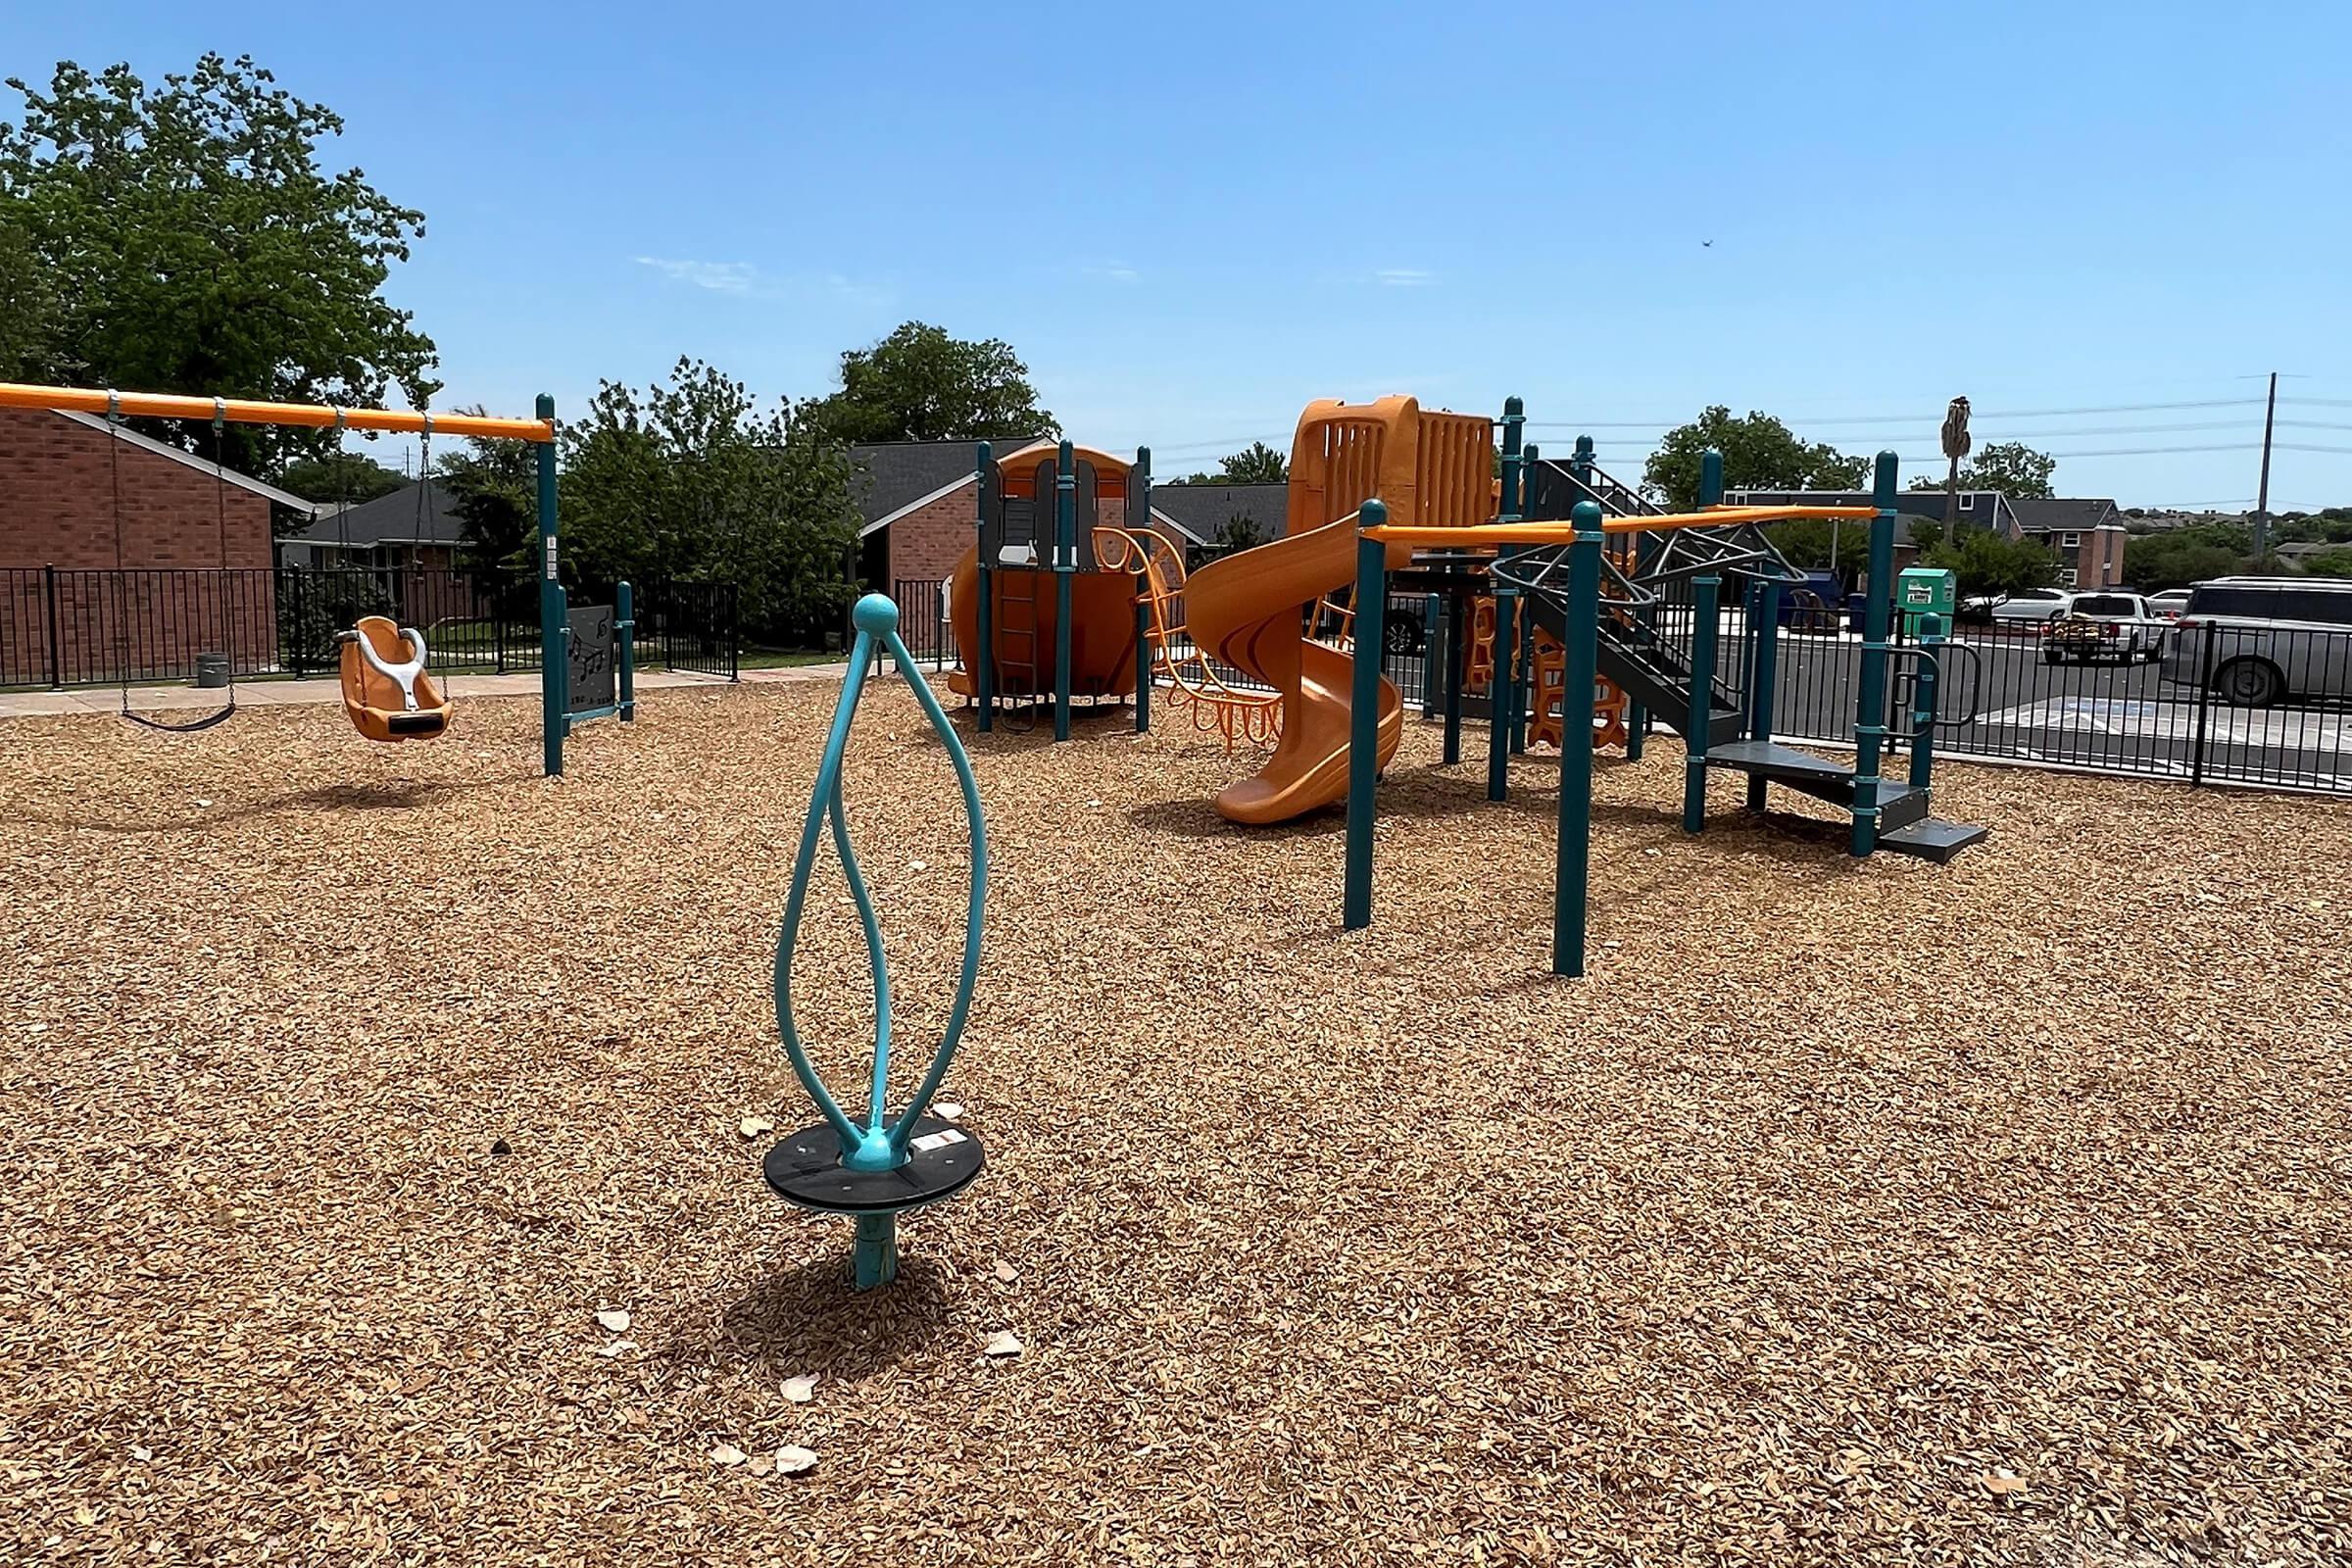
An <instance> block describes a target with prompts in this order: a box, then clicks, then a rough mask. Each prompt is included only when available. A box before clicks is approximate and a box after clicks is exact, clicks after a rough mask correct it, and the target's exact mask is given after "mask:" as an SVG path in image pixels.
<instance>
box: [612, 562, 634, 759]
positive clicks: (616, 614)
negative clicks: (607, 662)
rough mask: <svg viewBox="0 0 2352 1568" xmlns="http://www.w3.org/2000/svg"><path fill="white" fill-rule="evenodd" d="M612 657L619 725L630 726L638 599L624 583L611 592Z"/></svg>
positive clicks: (632, 714)
mask: <svg viewBox="0 0 2352 1568" xmlns="http://www.w3.org/2000/svg"><path fill="white" fill-rule="evenodd" d="M613 660H614V666H615V675H614V680H615V683H616V684H615V685H614V688H613V689H614V691H616V692H617V693H618V694H619V701H618V702H617V703H615V704H614V706H615V707H617V708H618V709H619V710H620V721H621V722H622V723H623V724H628V723H633V722H634V721H635V720H636V717H637V596H636V594H635V593H633V592H631V591H630V588H629V585H628V584H627V583H625V582H623V583H620V584H618V585H617V586H615V587H614V588H613Z"/></svg>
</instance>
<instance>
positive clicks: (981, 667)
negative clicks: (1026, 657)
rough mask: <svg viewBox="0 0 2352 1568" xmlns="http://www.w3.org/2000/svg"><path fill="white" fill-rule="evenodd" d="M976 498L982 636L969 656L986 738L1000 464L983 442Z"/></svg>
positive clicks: (993, 695) (993, 676)
mask: <svg viewBox="0 0 2352 1568" xmlns="http://www.w3.org/2000/svg"><path fill="white" fill-rule="evenodd" d="M972 472H973V475H974V482H973V485H972V494H973V495H974V496H975V497H976V498H977V504H976V506H975V507H974V517H973V528H974V530H975V531H974V533H973V535H972V551H973V560H974V563H975V564H976V566H977V570H976V571H975V572H974V573H973V576H974V579H975V580H976V581H977V582H978V584H979V589H978V592H979V596H980V602H979V604H978V605H977V606H976V607H974V608H975V609H976V610H977V611H978V613H979V617H980V627H979V631H978V634H977V635H975V636H974V637H973V638H972V641H974V642H976V643H978V644H979V645H980V646H979V647H977V648H974V649H972V650H971V651H970V653H969V654H968V656H967V657H968V658H969V659H970V660H971V664H972V695H973V700H974V701H976V702H977V703H979V705H980V733H981V734H983V735H985V734H987V733H989V732H990V731H991V730H993V729H995V728H996V727H997V586H996V585H997V564H996V563H995V562H993V561H991V560H989V559H988V514H989V509H990V503H991V501H992V500H993V499H994V498H995V496H996V489H997V464H996V459H995V458H994V457H992V456H991V455H990V450H989V445H988V443H987V442H985V441H983V442H981V443H980V445H979V447H978V449H977V451H976V452H975V454H974V463H973V468H972Z"/></svg>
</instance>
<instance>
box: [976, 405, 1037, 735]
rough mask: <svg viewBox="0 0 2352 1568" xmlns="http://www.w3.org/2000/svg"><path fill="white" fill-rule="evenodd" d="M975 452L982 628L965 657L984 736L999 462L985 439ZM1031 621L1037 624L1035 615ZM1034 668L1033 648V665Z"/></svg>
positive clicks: (990, 693)
mask: <svg viewBox="0 0 2352 1568" xmlns="http://www.w3.org/2000/svg"><path fill="white" fill-rule="evenodd" d="M973 451H974V457H973V460H972V471H973V472H974V473H975V474H976V475H977V476H978V479H977V482H976V483H975V484H974V485H973V486H972V493H973V497H974V501H975V505H974V508H973V515H972V526H973V527H974V528H975V529H977V530H978V531H977V532H976V533H974V534H973V536H972V560H973V571H972V577H973V580H974V581H975V582H976V583H977V584H978V585H979V589H978V591H979V600H978V603H977V604H976V605H975V606H974V613H975V615H976V617H977V620H978V623H979V629H978V631H977V632H976V633H975V635H974V636H973V638H972V641H973V642H974V643H975V644H977V645H978V646H976V647H974V648H972V649H971V650H970V651H969V652H968V653H967V654H966V655H965V656H964V657H965V661H966V662H967V663H969V665H970V666H971V671H972V697H973V701H975V702H977V703H978V704H979V705H980V716H979V719H978V720H977V723H978V727H979V730H980V733H981V734H983V735H985V734H987V733H989V732H990V731H992V730H994V729H995V728H996V727H997V604H996V600H997V586H996V584H997V571H996V563H995V562H993V561H991V560H989V559H988V557H989V548H988V524H989V521H990V515H991V513H993V512H994V511H995V508H996V475H997V465H996V461H995V457H994V454H993V452H992V451H991V448H990V446H989V443H987V442H986V441H983V442H980V443H979V444H978V445H977V446H976V447H975V448H974V449H973ZM1031 624H1032V625H1034V624H1036V622H1035V620H1034V618H1032V620H1031ZM1035 667H1036V661H1035V655H1034V650H1033V651H1032V657H1031V668H1032V669H1034V668H1035ZM1032 684H1034V682H1033V683H1032Z"/></svg>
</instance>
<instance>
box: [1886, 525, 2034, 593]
mask: <svg viewBox="0 0 2352 1568" xmlns="http://www.w3.org/2000/svg"><path fill="white" fill-rule="evenodd" d="M1919 564H1921V565H1923V566H1936V567H1938V568H1940V569H1942V570H1945V571H1950V572H1954V573H1956V574H1957V575H1958V577H1959V579H1960V580H1959V588H1960V597H1961V598H1963V599H2005V598H2008V597H2009V596H2010V595H2012V594H2021V593H2024V592H2025V591H2026V590H2027V589H2029V588H2047V587H2048V586H2049V585H2050V584H2052V583H2054V582H2056V581H2057V580H2058V558H2057V557H2056V556H2054V555H2051V554H2050V553H2049V552H2048V551H2047V550H2044V549H2043V548H2042V547H2041V546H2039V545H2037V544H2033V543H2031V542H2029V541H2027V540H2023V539H2010V538H2007V537H2005V536H2003V535H2001V534H1997V533H1995V532H1993V531H1992V530H1991V529H1989V528H1963V529H1962V530H1961V531H1960V537H1959V538H1958V539H1957V540H1952V541H1940V542H1938V543H1936V544H1935V545H1933V546H1931V547H1930V548H1929V549H1928V550H1926V551H1925V552H1924V553H1922V555H1921V556H1920V558H1919Z"/></svg>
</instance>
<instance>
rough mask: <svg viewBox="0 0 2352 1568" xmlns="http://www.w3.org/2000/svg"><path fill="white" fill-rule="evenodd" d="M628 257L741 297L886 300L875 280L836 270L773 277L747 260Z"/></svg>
mask: <svg viewBox="0 0 2352 1568" xmlns="http://www.w3.org/2000/svg"><path fill="white" fill-rule="evenodd" d="M632 259H633V260H634V261H635V262H636V263H637V265H638V266H639V267H650V268H652V269H653V270H655V271H657V272H660V273H661V274H662V276H663V277H665V278H668V279H669V280H670V281H671V282H673V283H689V284H692V285H693V286H694V287H696V288H703V289H709V290H710V291H711V293H713V294H732V295H735V296H737V297H738V298H742V299H783V298H787V297H796V296H797V297H806V296H808V295H810V294H830V295H832V296H833V297H834V298H836V299H839V300H843V301H846V302H848V303H850V304H853V305H887V304H888V303H889V302H890V290H889V289H887V288H885V287H883V286H881V285H879V284H875V283H860V282H858V280H857V279H855V278H852V277H845V276H843V275H842V274H841V273H839V272H823V273H809V274H796V275H794V276H790V277H777V276H775V275H773V274H771V273H768V272H763V271H761V270H760V269H759V268H758V267H757V266H755V265H754V264H752V263H750V262H696V261H679V260H675V259H673V258H670V257H666V256H639V257H634V258H632Z"/></svg>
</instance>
